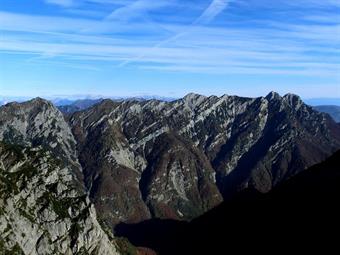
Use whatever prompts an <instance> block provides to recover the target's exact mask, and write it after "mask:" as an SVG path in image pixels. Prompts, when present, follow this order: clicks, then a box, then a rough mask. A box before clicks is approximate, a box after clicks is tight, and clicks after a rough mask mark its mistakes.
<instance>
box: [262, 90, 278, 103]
mask: <svg viewBox="0 0 340 255" xmlns="http://www.w3.org/2000/svg"><path fill="white" fill-rule="evenodd" d="M265 98H266V99H267V100H269V101H270V100H275V99H281V98H282V97H281V96H280V94H279V93H277V92H275V91H271V92H269V93H268V95H267V96H266V97H265Z"/></svg>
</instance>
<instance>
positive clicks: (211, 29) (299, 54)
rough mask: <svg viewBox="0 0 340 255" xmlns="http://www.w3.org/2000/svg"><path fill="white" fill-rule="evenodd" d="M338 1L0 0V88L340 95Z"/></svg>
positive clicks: (18, 91)
mask: <svg viewBox="0 0 340 255" xmlns="http://www.w3.org/2000/svg"><path fill="white" fill-rule="evenodd" d="M339 13H340V0H294V1H292V0H275V1H274V0H157V1H156V0H29V1H27V0H0V95H2V96H29V97H30V96H42V97H48V96H71V95H101V96H106V97H108V96H140V95H159V96H168V97H180V96H183V95H185V94H187V93H189V92H196V93H201V94H206V95H210V94H215V95H222V94H238V95H243V96H260V95H265V94H266V93H268V92H269V91H271V90H275V91H278V92H279V93H281V94H285V93H288V92H292V93H296V94H299V95H301V96H302V97H304V98H313V97H340V44H339V43H340V14H339Z"/></svg>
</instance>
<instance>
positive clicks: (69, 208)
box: [0, 143, 118, 255]
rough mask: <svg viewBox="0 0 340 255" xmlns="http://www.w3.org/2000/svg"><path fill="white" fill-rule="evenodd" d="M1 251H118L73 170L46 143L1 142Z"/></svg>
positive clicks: (107, 252) (92, 252)
mask: <svg viewBox="0 0 340 255" xmlns="http://www.w3.org/2000/svg"><path fill="white" fill-rule="evenodd" d="M0 236H1V237H0V243H1V245H0V253H2V254H7V253H6V252H10V251H17V252H19V251H20V252H21V253H22V254H112V255H113V254H118V253H117V252H116V248H115V246H114V244H113V243H112V242H111V241H110V240H109V238H108V236H107V235H106V234H105V232H104V231H103V230H102V228H101V226H100V225H99V223H98V221H97V218H96V212H95V209H94V207H93V205H92V204H91V203H90V201H89V199H88V197H87V195H86V194H85V193H83V192H81V191H80V190H79V189H78V188H77V186H75V185H74V181H73V177H72V175H71V174H70V169H68V168H65V167H62V166H61V165H60V164H59V162H58V160H56V159H55V158H54V157H53V155H52V154H51V153H50V152H46V151H44V150H43V149H42V148H41V147H37V148H34V149H28V148H24V147H20V146H13V145H8V144H4V143H1V144H0Z"/></svg>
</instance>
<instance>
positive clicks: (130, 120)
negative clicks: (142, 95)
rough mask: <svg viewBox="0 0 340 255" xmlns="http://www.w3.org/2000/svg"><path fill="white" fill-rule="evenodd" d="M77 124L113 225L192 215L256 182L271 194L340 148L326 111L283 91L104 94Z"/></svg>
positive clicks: (96, 194)
mask: <svg viewBox="0 0 340 255" xmlns="http://www.w3.org/2000/svg"><path fill="white" fill-rule="evenodd" d="M69 123H70V126H71V128H72V131H73V134H74V136H75V139H76V140H77V142H78V151H79V160H80V163H81V165H82V166H83V169H84V175H85V183H86V187H87V188H88V189H89V191H90V196H91V199H93V201H94V202H95V205H96V208H97V209H98V210H99V212H100V215H101V216H103V218H104V219H105V220H106V221H107V222H108V223H110V224H112V225H115V224H116V223H117V222H128V223H132V222H136V221H137V222H138V221H141V220H143V219H147V218H150V217H156V218H171V219H184V220H190V219H192V218H194V217H196V216H198V215H200V214H202V213H203V212H205V211H207V210H209V209H211V208H213V207H214V206H216V205H217V204H219V203H220V202H221V201H222V196H223V197H224V198H229V197H231V196H232V195H233V194H234V193H236V192H237V191H240V190H242V189H245V188H249V187H253V188H255V189H257V190H259V191H261V192H267V191H269V190H271V189H272V188H273V187H274V186H276V185H277V184H278V183H280V182H282V181H284V180H286V179H288V178H290V177H291V176H293V175H295V174H296V173H299V172H300V171H302V170H304V169H306V168H307V167H309V166H311V165H313V164H315V163H318V162H320V161H322V160H323V159H325V158H326V157H327V156H329V155H331V154H332V153H333V152H334V151H335V150H336V149H338V148H340V132H339V128H338V126H337V125H336V123H334V122H333V121H332V120H331V119H330V118H329V117H328V116H327V115H324V114H320V113H318V112H316V111H314V110H313V109H312V108H311V107H309V106H307V105H305V104H304V103H303V102H302V101H301V99H300V98H299V97H297V96H295V95H292V94H287V95H285V96H284V97H281V96H280V95H279V94H277V93H274V92H272V93H270V94H269V95H267V96H266V97H260V98H242V97H237V96H227V95H224V96H222V97H216V96H210V97H206V96H202V95H197V94H189V95H187V96H186V97H184V98H183V99H180V100H177V101H173V102H163V101H157V100H149V101H131V100H129V101H123V102H113V101H110V100H104V101H103V102H101V103H100V104H98V105H96V106H94V107H92V108H90V109H88V110H85V111H82V112H77V113H75V114H74V115H72V116H71V117H70V119H69Z"/></svg>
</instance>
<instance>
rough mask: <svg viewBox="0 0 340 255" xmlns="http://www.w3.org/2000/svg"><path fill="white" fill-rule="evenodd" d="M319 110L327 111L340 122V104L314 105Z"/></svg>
mask: <svg viewBox="0 0 340 255" xmlns="http://www.w3.org/2000/svg"><path fill="white" fill-rule="evenodd" d="M314 109H315V110H317V111H319V112H324V113H328V114H329V115H330V116H331V117H332V118H333V119H334V120H335V121H336V122H340V106H337V105H319V106H314Z"/></svg>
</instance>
